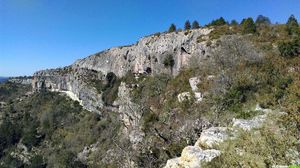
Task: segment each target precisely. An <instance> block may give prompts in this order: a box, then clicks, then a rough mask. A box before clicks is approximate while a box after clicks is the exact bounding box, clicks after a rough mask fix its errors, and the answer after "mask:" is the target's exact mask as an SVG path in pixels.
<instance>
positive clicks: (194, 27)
mask: <svg viewBox="0 0 300 168" xmlns="http://www.w3.org/2000/svg"><path fill="white" fill-rule="evenodd" d="M199 28H200V24H199V23H198V21H196V20H195V21H194V22H193V23H192V29H199Z"/></svg>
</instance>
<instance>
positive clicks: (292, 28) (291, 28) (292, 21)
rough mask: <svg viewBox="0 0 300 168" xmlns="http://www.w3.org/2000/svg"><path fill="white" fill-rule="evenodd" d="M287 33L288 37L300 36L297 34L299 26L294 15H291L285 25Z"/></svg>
mask: <svg viewBox="0 0 300 168" xmlns="http://www.w3.org/2000/svg"><path fill="white" fill-rule="evenodd" d="M286 26H287V31H288V33H289V35H295V34H300V33H299V24H298V21H297V19H296V17H295V16H294V15H291V16H290V17H289V19H288V21H287V23H286Z"/></svg>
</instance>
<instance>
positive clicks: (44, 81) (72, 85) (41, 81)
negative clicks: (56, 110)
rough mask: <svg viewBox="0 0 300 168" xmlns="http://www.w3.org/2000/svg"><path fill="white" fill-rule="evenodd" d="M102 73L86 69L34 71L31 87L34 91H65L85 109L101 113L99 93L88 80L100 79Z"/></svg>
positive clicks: (66, 68) (101, 103)
mask: <svg viewBox="0 0 300 168" xmlns="http://www.w3.org/2000/svg"><path fill="white" fill-rule="evenodd" d="M102 77H103V76H102V74H101V73H99V72H96V71H93V70H88V69H73V68H72V67H65V68H61V69H52V70H44V71H39V72H36V73H34V77H33V80H32V87H33V90H34V91H41V90H49V91H56V92H63V93H66V94H67V95H68V96H69V97H70V98H72V99H73V100H76V101H79V103H80V104H81V105H82V106H83V107H84V108H85V109H87V110H89V111H93V112H96V113H101V111H100V109H101V108H102V107H103V101H102V98H101V94H100V93H98V91H97V90H96V88H94V87H93V86H92V85H91V84H90V83H89V82H90V81H92V80H99V79H102Z"/></svg>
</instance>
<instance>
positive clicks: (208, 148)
mask: <svg viewBox="0 0 300 168" xmlns="http://www.w3.org/2000/svg"><path fill="white" fill-rule="evenodd" d="M256 110H259V111H262V112H264V114H262V115H258V116H256V117H254V118H253V119H249V120H245V119H233V121H232V125H233V126H232V127H210V128H208V129H206V130H203V131H202V132H201V135H200V137H199V139H198V140H197V142H196V143H195V145H194V146H187V147H185V148H184V149H183V151H182V153H181V156H180V157H178V158H174V159H170V160H168V161H167V163H166V166H165V167H164V168H200V167H201V163H203V162H210V161H211V160H212V159H214V158H215V157H217V156H219V155H220V154H221V151H219V150H216V149H214V148H215V147H217V146H218V145H220V144H221V143H222V142H223V141H225V140H228V139H234V138H235V137H236V136H237V130H238V129H243V130H246V131H249V130H251V129H253V128H258V127H260V126H261V125H262V124H263V122H264V121H265V120H266V119H267V115H268V113H270V112H272V110H270V109H262V108H260V107H259V106H257V107H256ZM237 121H243V124H240V125H239V124H236V123H237ZM202 148H204V149H202Z"/></svg>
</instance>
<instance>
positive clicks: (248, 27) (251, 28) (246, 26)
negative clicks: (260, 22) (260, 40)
mask: <svg viewBox="0 0 300 168" xmlns="http://www.w3.org/2000/svg"><path fill="white" fill-rule="evenodd" d="M241 25H242V31H243V33H244V34H248V33H255V32H256V25H255V23H254V21H253V19H252V18H251V17H249V18H247V19H243V21H242V22H241Z"/></svg>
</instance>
